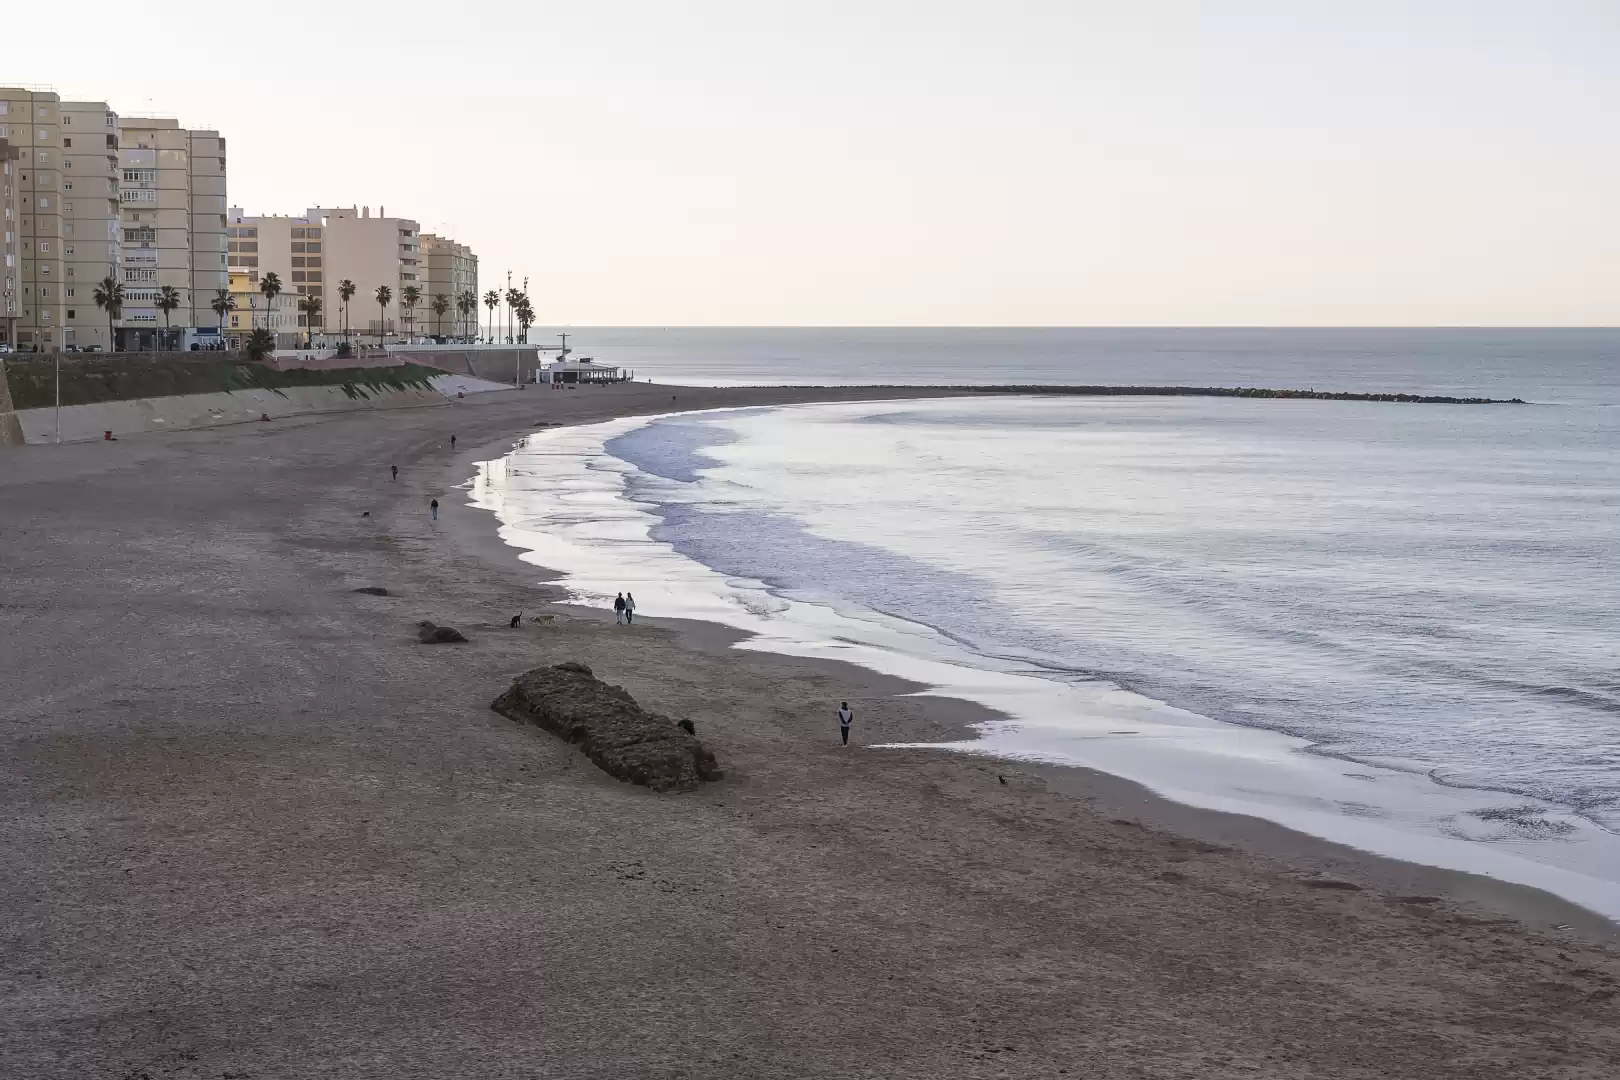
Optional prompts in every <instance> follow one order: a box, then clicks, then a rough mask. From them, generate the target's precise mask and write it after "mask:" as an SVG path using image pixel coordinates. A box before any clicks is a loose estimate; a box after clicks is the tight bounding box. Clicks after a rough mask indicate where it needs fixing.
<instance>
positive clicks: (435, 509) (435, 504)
mask: <svg viewBox="0 0 1620 1080" xmlns="http://www.w3.org/2000/svg"><path fill="white" fill-rule="evenodd" d="M428 510H429V511H431V512H432V514H433V520H434V521H438V520H439V500H438V499H434V500H433V501H432V502H430V503H428Z"/></svg>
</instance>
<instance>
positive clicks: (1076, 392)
mask: <svg viewBox="0 0 1620 1080" xmlns="http://www.w3.org/2000/svg"><path fill="white" fill-rule="evenodd" d="M670 385H673V384H670ZM776 388H777V389H780V390H821V389H827V387H821V386H815V385H803V386H796V385H782V386H778V387H776ZM838 388H839V389H842V390H885V391H887V390H918V391H925V392H927V393H930V394H948V395H951V396H956V395H961V396H963V397H967V396H970V395H974V394H1000V395H1009V396H1010V395H1017V394H1047V395H1052V396H1054V397H1222V398H1279V399H1295V400H1302V401H1388V402H1396V403H1399V404H1406V405H1529V404H1530V402H1528V401H1526V400H1525V399H1524V398H1516V397H1515V398H1483V397H1450V396H1447V395H1444V394H1401V393H1393V392H1380V391H1354V390H1280V389H1271V388H1267V387H1261V386H1111V385H1098V386H1080V385H1076V386H1068V385H1065V384H1063V383H1048V384H1032V385H1028V386H1021V385H1013V384H1008V385H990V386H961V385H957V386H951V385H945V384H940V383H931V384H919V385H917V386H901V385H891V384H888V383H869V384H864V385H862V384H849V385H843V384H840V385H839V387H838Z"/></svg>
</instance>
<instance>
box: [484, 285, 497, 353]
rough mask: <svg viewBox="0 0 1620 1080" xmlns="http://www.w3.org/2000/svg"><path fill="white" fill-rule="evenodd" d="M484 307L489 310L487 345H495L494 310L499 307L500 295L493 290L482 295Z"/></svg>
mask: <svg viewBox="0 0 1620 1080" xmlns="http://www.w3.org/2000/svg"><path fill="white" fill-rule="evenodd" d="M484 306H485V307H487V308H489V343H490V344H491V345H493V344H495V309H496V308H498V307H500V306H501V294H500V293H498V292H496V291H495V290H494V289H491V290H489V292H487V293H485V294H484Z"/></svg>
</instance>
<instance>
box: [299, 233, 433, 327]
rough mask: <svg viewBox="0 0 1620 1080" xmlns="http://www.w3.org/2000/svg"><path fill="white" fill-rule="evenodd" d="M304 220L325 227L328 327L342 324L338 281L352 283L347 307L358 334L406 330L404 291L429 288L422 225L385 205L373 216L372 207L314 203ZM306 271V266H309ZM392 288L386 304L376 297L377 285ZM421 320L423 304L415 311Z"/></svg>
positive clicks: (323, 245)
mask: <svg viewBox="0 0 1620 1080" xmlns="http://www.w3.org/2000/svg"><path fill="white" fill-rule="evenodd" d="M304 217H305V219H306V220H309V221H319V222H320V223H321V226H322V247H323V251H322V253H321V254H322V256H323V265H322V266H321V267H320V270H321V272H322V278H323V280H322V284H323V286H324V291H323V293H322V304H323V305H324V315H325V318H326V325H327V327H328V328H329V331H330V329H333V328H337V327H339V326H341V325H342V322H341V320H342V315H341V311H342V306H343V301H342V299H341V298H340V297H339V296H338V283H339V282H341V281H344V280H345V279H347V280H349V281H352V282H354V284H355V289H356V292H355V296H354V299H353V300H352V301H351V302H350V305H349V325H350V327H351V328H352V330H353V332H354V334H355V335H356V336H359V337H362V338H365V337H375V336H376V335H377V333H378V331H379V329H380V330H381V332H382V333H383V334H384V335H388V336H398V334H399V333H400V332H401V330H403V329H404V321H403V319H402V318H401V311H400V293H401V291H402V290H404V289H405V288H406V287H407V286H410V285H415V286H416V287H417V288H419V289H422V290H423V294H424V297H425V295H426V289H425V288H423V281H422V267H421V262H422V256H421V245H420V239H419V234H420V232H421V229H420V227H419V226H418V225H417V223H416V222H415V221H412V220H410V219H409V218H391V217H388V216H387V215H386V214H385V213H384V212H383V208H382V207H378V208H377V214H376V216H375V217H373V216H372V213H371V208H370V207H369V206H363V207H352V206H351V207H337V208H324V207H312V208H311V209H310V210H309V211H307V212H306V213H305V215H304ZM306 273H307V270H306ZM379 285H386V286H388V288H389V290H390V291H391V293H392V294H393V295H392V299H390V300H389V302H388V304H387V305H386V306H384V307H381V308H380V307H379V306H378V304H377V301H376V293H377V287H378V286H379ZM416 316H417V319H418V320H420V317H421V308H420V307H418V309H417V312H416Z"/></svg>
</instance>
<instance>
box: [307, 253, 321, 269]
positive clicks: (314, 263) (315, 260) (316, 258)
mask: <svg viewBox="0 0 1620 1080" xmlns="http://www.w3.org/2000/svg"><path fill="white" fill-rule="evenodd" d="M305 265H307V266H312V267H313V266H319V265H321V257H320V256H319V255H316V256H314V257H313V258H311V259H308V260H306V262H305Z"/></svg>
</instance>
